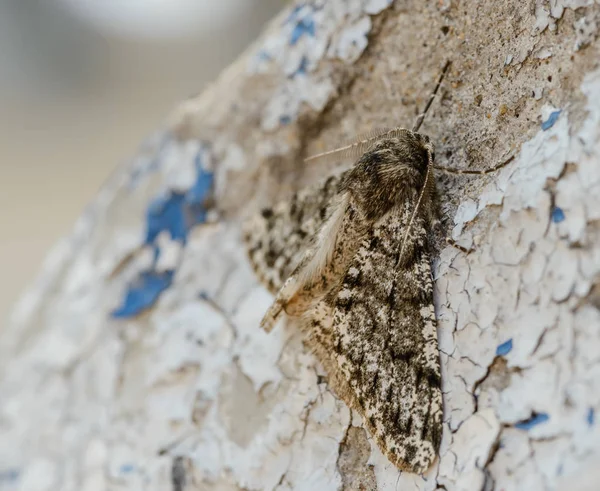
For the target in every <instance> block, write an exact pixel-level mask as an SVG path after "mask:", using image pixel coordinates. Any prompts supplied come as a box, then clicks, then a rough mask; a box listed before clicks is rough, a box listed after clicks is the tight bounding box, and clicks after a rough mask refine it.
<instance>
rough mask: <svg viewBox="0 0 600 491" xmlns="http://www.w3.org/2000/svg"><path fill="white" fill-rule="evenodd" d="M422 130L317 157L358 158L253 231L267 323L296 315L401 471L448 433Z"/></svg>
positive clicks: (339, 387)
mask: <svg viewBox="0 0 600 491" xmlns="http://www.w3.org/2000/svg"><path fill="white" fill-rule="evenodd" d="M449 65H450V63H449V62H446V64H445V66H444V68H443V70H442V73H441V75H440V77H439V79H438V82H437V85H436V86H435V88H434V90H433V92H432V94H431V96H430V98H429V100H428V102H427V104H426V106H425V109H424V110H423V112H422V113H421V114H420V115H419V116H418V118H417V120H416V122H415V124H414V126H413V128H412V130H408V129H404V128H394V129H389V130H382V131H377V132H375V133H373V134H371V135H367V136H365V137H363V138H359V139H358V140H356V141H354V142H353V143H351V144H349V145H346V146H345V147H342V148H338V149H336V150H332V151H330V152H325V153H323V154H319V155H317V156H315V157H313V158H310V159H308V160H314V159H325V160H335V159H338V160H339V159H341V158H344V157H358V158H357V160H356V161H355V163H354V165H353V166H352V167H351V168H349V169H347V170H345V171H343V172H339V173H336V174H333V175H330V176H329V177H327V178H326V179H325V180H324V181H322V182H320V183H318V184H316V185H314V186H311V187H308V188H306V189H302V190H300V191H298V192H297V193H295V194H294V195H293V196H292V197H291V199H290V200H289V201H286V202H283V203H279V204H277V205H276V206H274V207H272V208H265V209H263V210H262V211H261V213H260V214H258V215H257V216H255V217H254V218H253V219H251V220H250V221H249V222H248V223H247V224H246V226H245V231H244V239H245V242H246V246H247V251H248V255H249V258H250V261H251V263H252V266H253V269H254V271H255V273H256V274H257V276H258V277H259V279H260V281H261V282H262V283H263V284H264V285H265V286H266V287H267V288H268V289H269V290H270V291H271V292H272V293H273V294H274V295H276V296H275V300H274V302H273V304H272V305H271V307H270V308H269V310H268V311H267V313H266V314H265V316H264V318H263V319H262V322H261V326H262V328H263V329H265V330H266V331H270V330H271V329H272V328H273V327H274V326H275V324H276V323H277V321H278V320H279V319H280V318H281V317H282V316H284V314H285V316H287V317H289V318H292V319H294V320H296V321H297V323H298V324H299V326H300V329H301V330H302V332H303V335H304V339H305V342H306V344H307V345H308V346H309V347H310V348H311V349H312V350H313V352H314V353H315V355H316V357H317V358H318V360H319V361H320V362H321V363H322V365H323V367H324V369H325V371H326V372H327V376H328V377H327V378H328V384H329V385H330V387H331V388H332V389H333V390H334V391H335V393H336V394H337V395H338V396H339V397H340V398H341V399H343V400H344V401H345V402H346V404H347V405H348V406H349V407H351V408H353V409H355V410H356V411H358V413H360V415H361V417H362V419H363V423H364V426H365V427H366V428H367V430H368V431H369V433H370V434H371V435H372V437H373V438H374V439H375V441H376V442H377V445H378V446H379V448H380V449H381V450H382V452H383V453H384V454H385V455H386V456H387V458H388V459H389V460H390V461H391V462H392V463H393V464H394V465H396V466H397V467H398V468H399V469H401V470H404V471H409V472H414V473H423V472H425V471H426V470H427V469H428V468H429V467H430V466H431V464H432V463H433V462H434V460H435V458H436V456H437V454H438V450H439V446H440V441H441V437H442V415H443V408H442V392H441V376H440V360H439V352H438V345H437V328H436V316H435V312H434V307H433V281H432V273H431V247H430V234H431V231H432V230H433V229H434V228H435V227H436V226H437V225H438V224H439V223H440V211H439V200H438V194H437V191H436V185H435V180H434V177H433V171H434V169H440V170H444V171H447V172H454V173H468V174H484V173H488V172H493V171H495V170H497V169H498V168H500V167H501V166H503V165H506V164H507V163H508V162H509V161H510V160H511V159H509V160H507V161H505V162H503V163H502V164H500V165H497V166H495V167H493V168H491V169H487V170H484V171H463V170H459V169H452V168H447V167H441V166H437V165H436V164H435V163H434V162H435V150H434V145H433V143H432V142H431V140H430V138H429V137H428V136H426V135H423V134H420V133H418V130H419V128H420V126H421V124H422V122H423V119H424V117H425V114H426V113H427V111H428V109H429V107H430V105H431V103H432V102H433V100H434V98H435V95H436V93H437V92H438V89H439V87H440V85H441V83H442V80H443V78H444V75H445V73H446V71H447V70H448V67H449Z"/></svg>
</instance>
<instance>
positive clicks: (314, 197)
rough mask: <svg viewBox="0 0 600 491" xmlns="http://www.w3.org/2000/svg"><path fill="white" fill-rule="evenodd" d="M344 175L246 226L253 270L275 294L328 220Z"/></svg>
mask: <svg viewBox="0 0 600 491" xmlns="http://www.w3.org/2000/svg"><path fill="white" fill-rule="evenodd" d="M342 175H343V174H337V175H332V176H329V177H328V178H327V179H325V180H324V181H321V182H320V183H318V184H316V185H314V186H310V187H307V188H305V189H302V190H300V191H298V192H297V193H295V194H294V195H293V196H292V197H291V199H289V200H287V201H285V202H281V203H279V204H277V205H276V206H274V207H273V208H265V209H263V210H262V211H261V213H259V214H257V215H256V216H254V217H253V218H252V219H251V220H249V221H248V222H247V223H246V224H245V226H244V240H245V242H246V247H247V249H248V255H249V257H250V262H251V264H252V267H253V269H254V271H255V273H256V275H257V276H258V278H259V280H260V281H261V283H263V285H264V286H265V287H266V288H268V289H269V291H270V292H271V293H276V292H277V291H278V290H279V289H280V288H281V287H282V286H283V283H284V281H285V280H286V279H287V278H288V277H289V276H290V275H291V273H292V271H293V270H294V268H295V267H296V266H297V265H298V263H299V262H300V260H301V259H302V257H303V255H304V252H305V251H306V249H307V248H308V246H309V244H310V242H311V240H313V239H314V237H315V236H316V235H317V232H318V231H319V230H320V228H321V226H322V225H323V223H324V222H325V220H326V219H327V218H328V216H329V213H330V209H329V206H330V204H331V203H332V202H333V201H335V200H334V199H333V198H334V197H335V196H336V195H337V194H338V192H339V184H340V181H341V177H342Z"/></svg>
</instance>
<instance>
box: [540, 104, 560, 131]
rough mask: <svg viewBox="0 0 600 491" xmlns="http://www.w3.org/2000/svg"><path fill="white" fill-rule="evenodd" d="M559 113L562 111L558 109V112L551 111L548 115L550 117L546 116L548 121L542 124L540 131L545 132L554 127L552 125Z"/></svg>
mask: <svg viewBox="0 0 600 491" xmlns="http://www.w3.org/2000/svg"><path fill="white" fill-rule="evenodd" d="M561 112H562V111H561V110H560V109H559V110H558V111H552V112H551V113H550V116H548V119H547V120H546V121H543V122H542V130H544V131H546V130H549V129H550V128H552V127H553V126H554V123H556V120H557V119H558V117H559V116H560V113H561Z"/></svg>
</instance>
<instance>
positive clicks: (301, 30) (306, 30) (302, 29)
mask: <svg viewBox="0 0 600 491" xmlns="http://www.w3.org/2000/svg"><path fill="white" fill-rule="evenodd" d="M304 35H308V36H310V37H315V21H314V20H313V18H312V16H311V14H309V15H307V16H306V17H304V18H303V19H300V20H298V21H296V25H295V26H294V28H293V29H292V34H291V36H290V46H294V45H295V44H296V43H297V42H298V41H299V40H300V38H301V37H302V36H304Z"/></svg>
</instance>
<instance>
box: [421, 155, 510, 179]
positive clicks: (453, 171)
mask: <svg viewBox="0 0 600 491" xmlns="http://www.w3.org/2000/svg"><path fill="white" fill-rule="evenodd" d="M515 157H516V155H515V154H513V155H511V156H510V157H508V158H507V159H504V160H503V161H501V162H500V163H498V164H496V165H494V166H493V167H490V168H489V169H483V170H469V169H456V168H454V167H444V166H443V165H434V166H433V168H434V169H435V170H441V171H443V172H447V173H448V174H470V175H476V176H481V175H483V174H491V173H492V172H496V171H498V170H500V169H502V168H503V167H505V166H506V165H508V164H510V163H511V162H512V161H513V160H514V159H515Z"/></svg>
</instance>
